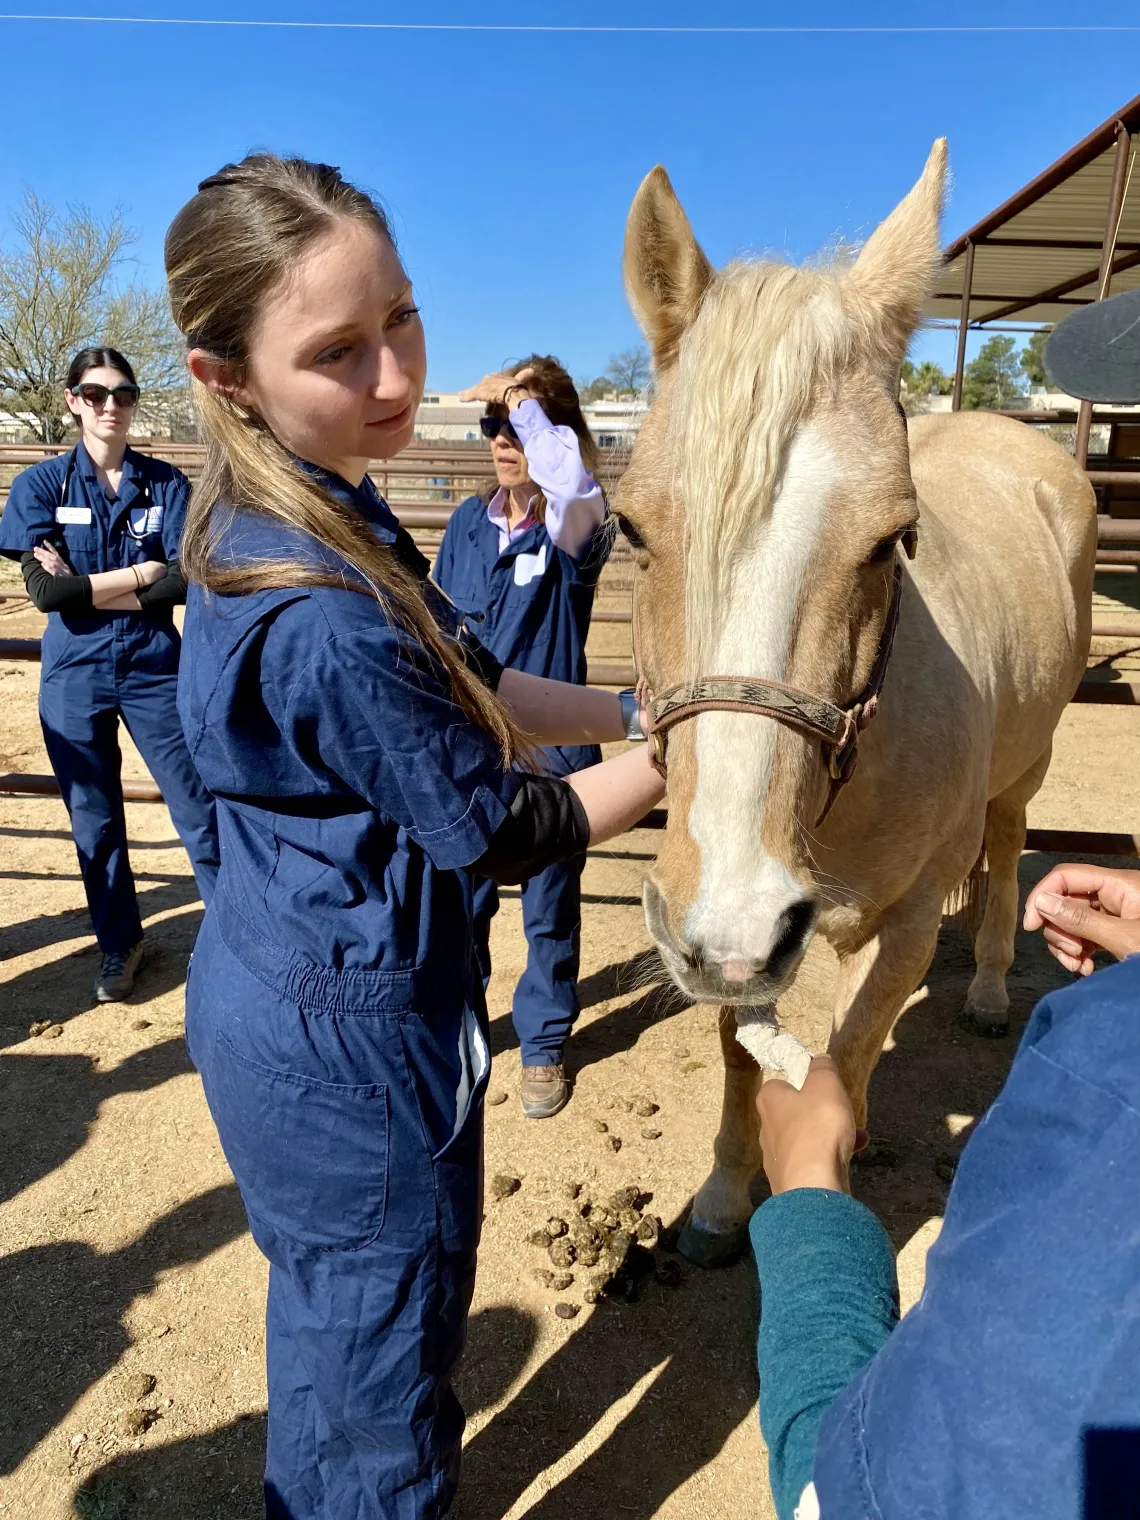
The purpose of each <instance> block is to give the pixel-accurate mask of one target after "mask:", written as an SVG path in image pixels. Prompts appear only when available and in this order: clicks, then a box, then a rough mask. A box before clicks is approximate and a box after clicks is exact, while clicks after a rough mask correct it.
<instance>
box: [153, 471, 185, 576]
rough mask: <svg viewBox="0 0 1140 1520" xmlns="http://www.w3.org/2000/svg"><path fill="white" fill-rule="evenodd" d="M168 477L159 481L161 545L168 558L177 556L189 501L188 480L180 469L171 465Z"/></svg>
mask: <svg viewBox="0 0 1140 1520" xmlns="http://www.w3.org/2000/svg"><path fill="white" fill-rule="evenodd" d="M167 468H168V469H169V470H170V476H169V478H168V479H166V480H164V481H162V482H161V484H160V487H159V490H160V494H161V497H162V547H163V550H164V551H165V553H166V557H167V559H168V560H171V559H177V558H178V546H179V544H180V543H181V541H182V530H183V528H184V527H185V526H186V507H187V505H188V503H189V501H190V482H189V481H188V480H187V478H186V476H185V475H183V473H182V471H181V470H176V469H174V467H173V466H172V465H169V466H167Z"/></svg>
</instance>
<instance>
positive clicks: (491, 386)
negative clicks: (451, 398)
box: [459, 369, 534, 411]
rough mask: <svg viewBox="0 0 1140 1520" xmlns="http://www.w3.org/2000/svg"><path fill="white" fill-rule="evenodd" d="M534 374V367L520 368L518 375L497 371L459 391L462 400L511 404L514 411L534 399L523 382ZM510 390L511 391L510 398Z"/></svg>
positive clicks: (501, 404)
mask: <svg viewBox="0 0 1140 1520" xmlns="http://www.w3.org/2000/svg"><path fill="white" fill-rule="evenodd" d="M533 374H534V370H532V369H520V370H519V372H518V374H517V375H507V374H503V373H501V372H500V373H496V374H493V375H484V376H483V378H482V380H480V381H479V384H478V385H472V386H469V387H468V389H467V390H465V391H460V392H459V399H460V401H482V402H485V403H486V404H487V405H488V406H509V407H510V408H511V410H512V411H513V410H514V408H515V407H516V406H521V405H522V403H523V402H524V401H532V400H533V399H534V398H533V395H532V393H531V392H530V391H529V390H528V389H527V387H526V385H525V384H524V383H523V382H524V381H526V380H529V379H530V377H531V375H533ZM508 392H509V393H510V396H509V399H508Z"/></svg>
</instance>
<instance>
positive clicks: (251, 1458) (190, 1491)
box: [73, 1305, 538, 1520]
mask: <svg viewBox="0 0 1140 1520" xmlns="http://www.w3.org/2000/svg"><path fill="white" fill-rule="evenodd" d="M537 1336H538V1324H537V1321H536V1320H535V1317H534V1316H533V1315H532V1314H528V1313H527V1312H526V1311H524V1310H522V1309H515V1308H511V1307H508V1306H506V1305H503V1306H498V1307H494V1308H490V1309H485V1310H484V1311H483V1312H482V1313H481V1314H474V1315H472V1316H471V1320H470V1323H469V1325H468V1329H467V1349H466V1351H465V1352H464V1355H463V1362H462V1365H461V1367H460V1372H459V1378H458V1386H459V1390H460V1395H461V1397H462V1400H463V1406H464V1408H465V1409H466V1410H467V1413H468V1415H473V1414H476V1413H478V1411H479V1410H480V1409H483V1408H486V1407H487V1405H489V1404H496V1403H498V1402H499V1400H500V1399H502V1398H503V1397H504V1396H505V1394H506V1393H507V1392H508V1391H509V1389H510V1388H511V1386H512V1384H513V1383H514V1382H515V1380H516V1379H517V1378H518V1376H519V1374H520V1372H521V1371H522V1369H523V1368H524V1367H525V1366H526V1363H527V1361H528V1360H529V1358H530V1355H531V1352H532V1351H533V1349H534V1343H535V1340H536V1339H537ZM160 1431H161V1425H160V1426H159V1428H158V1430H157V1431H155V1432H154V1434H153V1435H152V1436H150V1437H148V1438H147V1444H146V1446H145V1447H144V1449H143V1450H141V1451H132V1452H126V1453H124V1454H122V1455H121V1456H117V1457H115V1458H114V1459H113V1460H112V1461H110V1462H107V1463H106V1464H105V1465H104V1466H102V1467H100V1468H98V1469H97V1470H96V1471H95V1472H93V1473H92V1474H91V1475H90V1476H89V1477H88V1478H87V1479H86V1481H85V1482H84V1484H83V1487H82V1489H81V1490H80V1491H79V1493H78V1494H77V1495H76V1497H75V1500H74V1501H73V1505H74V1513H75V1514H76V1515H79V1516H81V1517H82V1520H119V1517H122V1520H128V1517H129V1520H142V1517H143V1516H150V1515H164V1516H169V1517H170V1520H221V1517H223V1516H224V1517H225V1520H260V1517H261V1515H262V1514H263V1513H264V1510H263V1507H262V1501H261V1475H262V1468H263V1465H264V1462H265V1416H264V1415H263V1414H260V1413H258V1414H250V1415H244V1416H242V1417H241V1418H239V1419H237V1420H234V1421H232V1422H231V1423H230V1424H229V1425H225V1426H222V1427H221V1428H219V1429H217V1430H211V1431H208V1432H207V1433H206V1434H204V1435H201V1436H197V1437H195V1438H194V1439H193V1440H188V1441H174V1442H171V1443H170V1444H169V1445H160V1444H158V1440H159V1439H160V1435H159V1433H160Z"/></svg>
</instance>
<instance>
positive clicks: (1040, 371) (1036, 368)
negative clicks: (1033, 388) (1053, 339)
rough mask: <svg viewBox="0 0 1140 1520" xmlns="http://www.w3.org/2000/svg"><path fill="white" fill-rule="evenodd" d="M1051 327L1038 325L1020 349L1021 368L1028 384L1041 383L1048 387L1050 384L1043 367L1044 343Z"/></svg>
mask: <svg viewBox="0 0 1140 1520" xmlns="http://www.w3.org/2000/svg"><path fill="white" fill-rule="evenodd" d="M1052 331H1053V329H1052V328H1051V327H1040V328H1038V329H1037V331H1036V332H1035V333H1034V334H1033V336H1032V337H1031V338H1030V339H1029V342H1028V343H1027V344H1026V345H1025V347H1024V348H1023V349H1022V350H1021V368H1022V372H1023V373H1024V375H1025V378H1026V379H1027V380H1028V381H1029V383H1030V385H1043V386H1046V387H1048V386H1049V385H1050V384H1052V381H1051V380H1050V378H1049V371H1048V370H1047V369H1046V368H1045V344H1046V343H1047V342H1048V340H1049V334H1050V333H1051V332H1052Z"/></svg>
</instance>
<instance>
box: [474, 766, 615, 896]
mask: <svg viewBox="0 0 1140 1520" xmlns="http://www.w3.org/2000/svg"><path fill="white" fill-rule="evenodd" d="M589 843H590V820H589V819H588V818H587V817H586V809H585V808H584V807H583V806H582V803H581V801H580V799H579V797H578V794H577V792H575V790H574V788H573V787H571V786H568V785H567V783H566V782H565V781H563V780H561V779H560V778H559V777H557V776H524V777H523V781H522V786H520V787H519V789H518V791H517V792H516V793H515V798H514V801H513V802H512V803H511V806H510V810H509V811H508V813H507V816H506V817H505V818H504V819H503V821H502V823H501V824H500V825H499V827H498V828H497V829H496V830H495V832H494V833H493V834H492V835H491V842H490V843H489V844H488V846H487V848H486V850H484V852H483V854H482V855H480V857H479V859H478V860H477V861H476V862H475V863H474V865H473V866H472V867H471V869H472V871H474V873H475V874H476V875H477V876H489V877H490V878H491V880H492V881H497V882H498V883H499V885H500V886H501V887H511V886H517V885H518V883H519V882H520V881H526V880H527V879H528V878H529V877H531V876H536V875H537V874H538V872H539V871H545V869H546V867H547V866H552V865H555V864H557V862H558V861H560V860H573V859H574V857H575V856H577V855H584V854H585V853H586V848H587V846H588V845H589Z"/></svg>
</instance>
